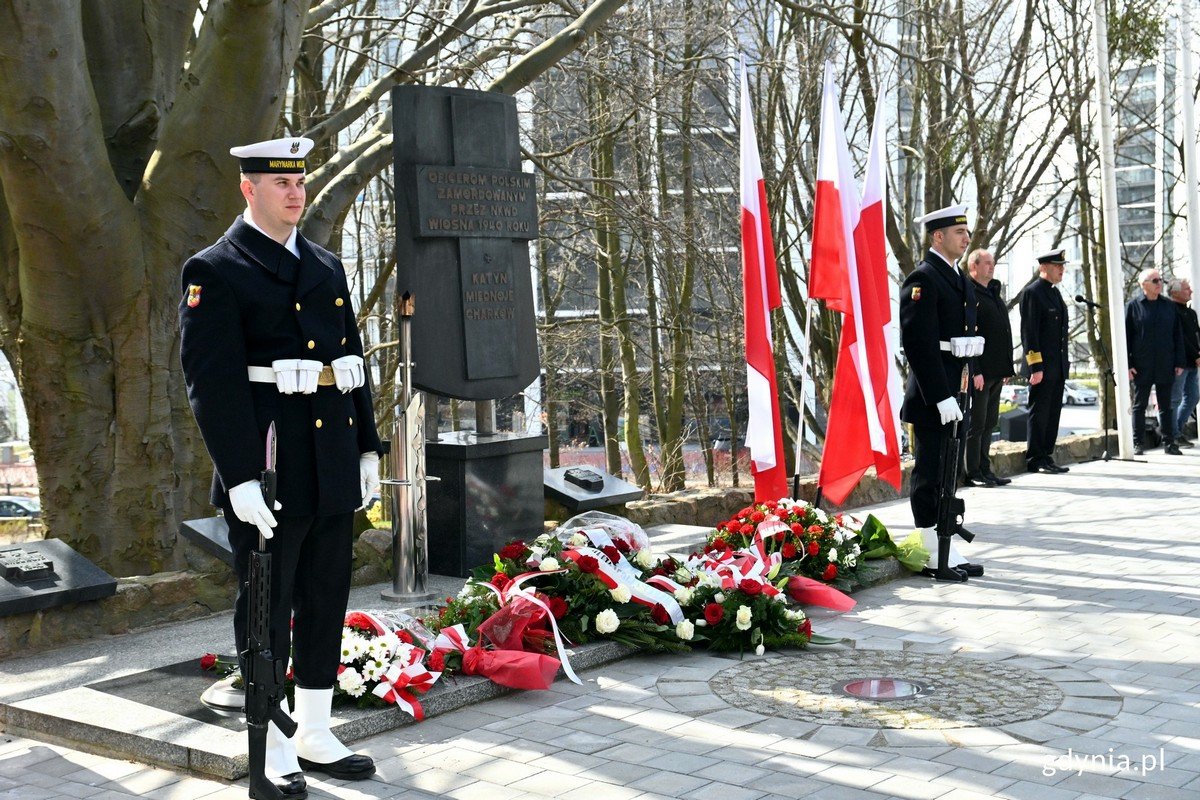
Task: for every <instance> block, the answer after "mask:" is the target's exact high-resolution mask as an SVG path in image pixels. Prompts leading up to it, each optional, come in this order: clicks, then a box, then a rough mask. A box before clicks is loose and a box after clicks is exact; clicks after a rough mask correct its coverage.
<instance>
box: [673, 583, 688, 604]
mask: <svg viewBox="0 0 1200 800" xmlns="http://www.w3.org/2000/svg"><path fill="white" fill-rule="evenodd" d="M675 601H676V602H678V603H679V605H681V606H688V605H691V604H692V590H691V589H689V588H688V587H686V586H681V587H679V588H678V589H676V590H675Z"/></svg>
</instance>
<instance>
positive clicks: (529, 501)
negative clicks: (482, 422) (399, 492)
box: [425, 431, 547, 578]
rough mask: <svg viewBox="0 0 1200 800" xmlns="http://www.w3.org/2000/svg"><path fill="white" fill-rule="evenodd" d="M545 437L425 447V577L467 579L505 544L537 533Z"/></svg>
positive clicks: (452, 437)
mask: <svg viewBox="0 0 1200 800" xmlns="http://www.w3.org/2000/svg"><path fill="white" fill-rule="evenodd" d="M546 444H547V442H546V437H545V436H527V435H524V434H515V433H496V434H494V435H492V436H477V435H476V434H475V432H474V431H453V432H450V433H443V434H442V435H441V437H440V439H439V440H438V441H436V442H434V441H431V442H427V443H426V445H425V459H426V461H425V474H426V475H427V476H429V477H436V478H438V480H436V481H432V480H431V481H430V482H429V484H428V491H429V512H428V513H429V571H430V572H432V573H435V574H437V575H455V576H458V577H460V578H465V577H468V576H469V575H470V574H471V570H472V569H474V568H475V567H477V566H481V565H484V564H491V563H492V555H493V554H494V553H496V552H497V551H499V550H500V548H501V547H503V546H504V545H505V544H507V543H508V542H510V541H512V540H513V539H524V540H526V541H528V540H530V539H533V538H534V537H536V536H539V535H540V534H541V533H542V519H543V508H544V503H543V496H542V451H543V450H544V449H545V448H546Z"/></svg>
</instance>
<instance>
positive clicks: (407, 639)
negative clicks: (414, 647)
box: [396, 630, 413, 644]
mask: <svg viewBox="0 0 1200 800" xmlns="http://www.w3.org/2000/svg"><path fill="white" fill-rule="evenodd" d="M396 638H397V639H399V640H400V641H402V642H404V643H405V644H412V643H413V637H412V634H411V633H409V632H408V631H406V630H398V631H396Z"/></svg>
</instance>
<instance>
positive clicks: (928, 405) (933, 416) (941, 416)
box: [900, 205, 983, 578]
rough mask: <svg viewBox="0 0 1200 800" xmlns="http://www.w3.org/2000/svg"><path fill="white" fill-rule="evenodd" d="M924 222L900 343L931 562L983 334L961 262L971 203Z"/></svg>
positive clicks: (919, 507)
mask: <svg viewBox="0 0 1200 800" xmlns="http://www.w3.org/2000/svg"><path fill="white" fill-rule="evenodd" d="M917 223H918V224H919V225H923V226H924V228H925V231H926V233H927V235H928V239H929V250H928V251H927V252H926V253H925V258H924V259H923V260H922V261H921V263H920V264H918V265H917V268H916V269H915V270H913V271H912V272H911V273H909V275H908V277H907V278H906V279H905V280H904V285H903V286H902V287H901V289H900V343H901V345H902V346H903V348H904V355H905V357H906V358H907V359H908V365H909V371H908V384H907V386H906V388H905V392H904V404H903V406H901V409H900V419H902V420H903V421H905V422H907V423H910V424H911V425H912V426H913V445H914V449H915V453H914V455H915V456H916V463H915V464H914V466H913V472H912V490H911V494H910V496H909V504H910V505H911V507H912V513H913V523H914V524H915V525H916V527H917V528H918V529H919V530H920V531H921V535H922V540H923V541H924V543H925V548H926V549H927V550H929V551H930V561H929V568H930V569H932V568H934V567H936V560H937V549H938V541H937V532H936V525H937V496H938V480H939V473H940V466H941V452H942V441H943V438H944V437H945V436H948V435H950V433H951V431H950V426H951V425H953V424H956V423H958V422H960V421H961V420H962V419H963V412H962V409H961V408H960V407H959V404H958V400H957V396H958V394H959V392H960V391H961V390H962V389H963V388H964V387H963V386H962V370H963V367H964V366H965V365H966V362H967V359H969V358H972V357H974V356H976V355H978V354H979V353H980V352H982V348H983V339H982V338H980V337H978V336H977V335H976V331H975V292H974V290H973V289H972V288H971V282H970V281H969V280H968V279H967V278H966V276H964V275H963V273H962V272H961V271H960V270H959V269H958V267H957V266H956V264H957V262H958V259H960V258H962V255H963V253H965V252H966V250H967V247H968V245H969V244H970V242H971V229H970V227H969V226H968V225H967V215H966V206H962V205H955V206H950V207H948V208H943V209H940V210H938V211H934V212H933V213H931V214H926V215H925V216H924V217H921V218H920V219H918V220H917ZM955 457H956V458H957V455H956V456H955ZM949 566H950V567H955V568H959V569H961V570H962V571H963V572H964V576H963V577H964V578H965V575H982V574H983V570H982V568H981V567H979V566H978V565H973V564H968V563H967V561H966V559H965V558H963V557H962V556H961V555H960V554H959V553H958V550H957V548H956V547H953V546H952V548H951V556H950V561H949Z"/></svg>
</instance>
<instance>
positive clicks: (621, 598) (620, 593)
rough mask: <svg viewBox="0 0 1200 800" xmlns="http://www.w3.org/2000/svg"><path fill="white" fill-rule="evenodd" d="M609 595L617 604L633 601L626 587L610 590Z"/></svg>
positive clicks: (631, 594)
mask: <svg viewBox="0 0 1200 800" xmlns="http://www.w3.org/2000/svg"><path fill="white" fill-rule="evenodd" d="M609 594H610V595H612V599H613V600H614V601H615V602H618V603H628V602H629V601H630V600H632V599H633V593H632V592H630V591H629V587H628V586H618V587H617V588H615V589H611V590H610V591H609Z"/></svg>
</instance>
